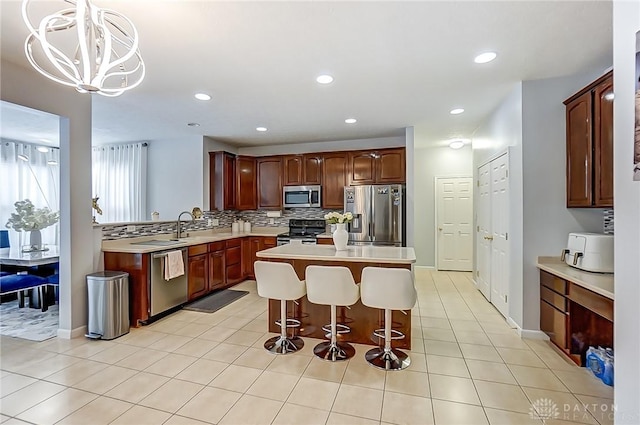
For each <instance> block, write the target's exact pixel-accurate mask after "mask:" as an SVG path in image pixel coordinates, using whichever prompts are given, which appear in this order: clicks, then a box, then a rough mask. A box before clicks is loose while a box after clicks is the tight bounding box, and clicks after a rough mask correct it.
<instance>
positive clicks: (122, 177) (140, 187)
mask: <svg viewBox="0 0 640 425" xmlns="http://www.w3.org/2000/svg"><path fill="white" fill-rule="evenodd" d="M91 167H92V180H93V192H92V193H93V197H94V198H95V197H99V198H100V199H99V200H98V204H99V205H100V208H101V209H102V215H97V214H95V211H94V215H95V216H96V220H97V221H98V222H99V223H116V222H125V221H142V220H144V217H145V215H146V209H147V206H146V199H147V144H146V143H131V144H121V145H103V146H94V147H93V149H92V155H91Z"/></svg>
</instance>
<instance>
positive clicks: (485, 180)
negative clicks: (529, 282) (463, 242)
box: [476, 164, 491, 300]
mask: <svg viewBox="0 0 640 425" xmlns="http://www.w3.org/2000/svg"><path fill="white" fill-rule="evenodd" d="M490 174H491V164H485V165H483V166H482V167H480V168H479V169H478V202H477V208H478V210H477V212H478V217H477V224H478V232H477V237H476V246H477V264H476V267H477V269H476V285H477V287H478V290H480V292H482V295H484V297H485V298H486V299H487V300H490V299H491V288H490V279H491V241H490V237H491V196H490V195H491V177H490Z"/></svg>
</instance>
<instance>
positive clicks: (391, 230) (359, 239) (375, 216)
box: [344, 184, 406, 246]
mask: <svg viewBox="0 0 640 425" xmlns="http://www.w3.org/2000/svg"><path fill="white" fill-rule="evenodd" d="M344 210H345V212H347V211H349V212H351V213H352V214H353V217H354V218H353V221H352V222H351V223H349V225H348V226H347V231H348V232H349V244H351V245H388V246H406V229H405V222H406V206H405V186H404V185H401V184H381V185H366V186H346V187H345V188H344Z"/></svg>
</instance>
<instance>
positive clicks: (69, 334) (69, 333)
mask: <svg viewBox="0 0 640 425" xmlns="http://www.w3.org/2000/svg"><path fill="white" fill-rule="evenodd" d="M86 333H87V326H86V325H85V326H80V327H79V328H75V329H72V330H69V329H58V338H62V339H72V338H78V337H81V336H84V335H85V334H86Z"/></svg>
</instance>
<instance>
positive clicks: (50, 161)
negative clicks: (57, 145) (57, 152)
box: [47, 159, 58, 165]
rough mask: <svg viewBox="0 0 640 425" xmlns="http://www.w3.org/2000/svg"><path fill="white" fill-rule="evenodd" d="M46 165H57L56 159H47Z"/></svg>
mask: <svg viewBox="0 0 640 425" xmlns="http://www.w3.org/2000/svg"><path fill="white" fill-rule="evenodd" d="M47 165H58V161H56V160H53V159H50V160H48V161H47Z"/></svg>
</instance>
